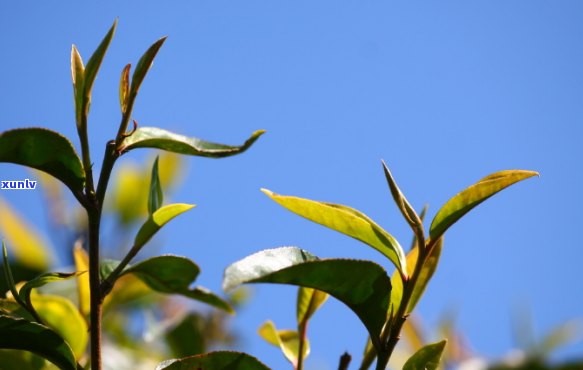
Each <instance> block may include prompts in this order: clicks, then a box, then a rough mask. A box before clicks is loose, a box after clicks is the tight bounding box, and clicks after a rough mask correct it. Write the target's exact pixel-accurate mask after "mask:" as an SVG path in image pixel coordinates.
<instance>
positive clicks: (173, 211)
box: [133, 203, 194, 248]
mask: <svg viewBox="0 0 583 370" xmlns="http://www.w3.org/2000/svg"><path fill="white" fill-rule="evenodd" d="M192 208H194V204H184V203H176V204H168V205H166V206H163V207H161V208H160V209H158V210H156V212H154V213H153V214H151V215H150V217H148V219H147V220H146V222H144V224H143V225H142V227H141V228H140V230H139V231H138V234H137V235H136V239H135V240H134V246H133V248H140V247H141V246H143V245H144V244H146V243H147V242H148V241H149V240H150V238H152V236H154V234H156V233H157V232H158V230H160V229H161V228H162V227H163V226H164V225H166V223H168V222H169V221H170V220H172V219H173V218H174V217H176V216H178V215H179V214H182V213H184V212H186V211H188V210H190V209H192Z"/></svg>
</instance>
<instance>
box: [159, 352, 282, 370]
mask: <svg viewBox="0 0 583 370" xmlns="http://www.w3.org/2000/svg"><path fill="white" fill-rule="evenodd" d="M201 369H209V370H210V369H212V370H270V369H269V368H268V367H267V366H265V365H263V364H262V363H261V362H259V360H257V359H256V358H255V357H252V356H250V355H248V354H246V353H241V352H231V351H217V352H209V353H205V354H202V355H196V356H192V357H185V358H181V359H176V360H167V361H164V362H162V363H161V364H159V365H158V366H157V367H156V370H201Z"/></svg>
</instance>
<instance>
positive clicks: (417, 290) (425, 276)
mask: <svg viewBox="0 0 583 370" xmlns="http://www.w3.org/2000/svg"><path fill="white" fill-rule="evenodd" d="M442 247H443V237H441V238H439V240H438V241H437V243H436V244H435V246H434V247H433V248H432V249H431V253H430V254H429V256H427V259H426V260H425V263H424V264H423V267H422V268H421V271H420V272H419V277H418V278H417V281H416V283H415V286H414V288H413V293H412V294H411V300H410V301H409V306H408V307H407V312H413V309H414V308H415V306H416V305H417V303H418V302H419V299H421V296H422V295H423V292H425V288H427V284H428V283H429V280H431V278H432V277H433V274H434V273H435V270H437V265H438V264H439V257H440V256H441V249H442ZM415 250H418V248H415Z"/></svg>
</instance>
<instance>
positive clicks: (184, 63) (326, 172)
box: [0, 0, 583, 369]
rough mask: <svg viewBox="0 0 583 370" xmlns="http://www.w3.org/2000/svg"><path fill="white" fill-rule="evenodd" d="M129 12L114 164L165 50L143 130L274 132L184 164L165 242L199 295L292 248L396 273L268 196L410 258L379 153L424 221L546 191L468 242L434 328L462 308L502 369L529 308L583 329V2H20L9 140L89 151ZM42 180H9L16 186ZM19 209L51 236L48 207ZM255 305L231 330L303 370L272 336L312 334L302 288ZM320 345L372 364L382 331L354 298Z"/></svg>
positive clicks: (2, 76) (5, 113)
mask: <svg viewBox="0 0 583 370" xmlns="http://www.w3.org/2000/svg"><path fill="white" fill-rule="evenodd" d="M116 17H119V26H118V30H117V34H116V36H115V38H114V41H113V43H112V45H111V47H110V50H109V52H108V55H107V57H106V59H105V62H104V65H103V67H102V70H101V72H100V75H99V76H98V79H97V81H96V84H95V88H94V96H93V101H92V111H91V117H90V135H91V138H92V143H93V145H92V156H93V160H94V161H95V162H96V167H99V161H100V160H101V156H102V152H103V145H104V144H105V142H106V141H107V140H109V139H111V138H112V137H113V136H114V135H115V132H116V131H117V125H118V123H119V108H118V101H117V99H118V98H117V82H118V78H119V74H120V72H121V68H122V67H123V66H124V65H125V64H126V63H128V62H132V63H133V64H134V65H135V63H136V61H137V60H138V58H139V57H140V55H141V54H142V52H143V51H144V50H145V49H146V48H147V47H148V46H149V45H150V44H151V43H152V42H154V41H155V40H156V39H158V38H159V37H161V36H164V35H168V36H169V38H168V40H167V42H166V44H165V45H164V47H163V48H162V50H161V52H160V54H159V56H158V58H157V59H156V62H155V64H154V66H153V68H152V70H151V71H150V73H149V75H148V77H147V79H146V81H145V82H144V85H143V86H142V90H141V92H140V96H139V97H138V100H137V103H136V108H135V110H134V118H135V119H136V120H137V121H138V122H139V123H140V124H141V125H144V126H146V125H147V126H159V127H163V128H166V129H169V130H173V131H176V132H179V133H183V134H187V135H191V136H197V137H201V138H205V139H207V140H213V141H218V142H225V143H232V144H236V143H241V142H242V141H243V140H244V139H245V138H246V137H247V136H248V135H249V134H250V133H251V132H252V131H254V130H256V129H266V130H267V134H266V135H265V136H264V137H262V138H261V139H260V140H259V142H257V144H256V145H255V146H254V147H253V148H252V149H251V150H250V151H248V152H247V153H245V154H244V155H241V156H238V157H233V158H229V159H224V160H209V159H201V158H188V159H187V160H186V161H185V165H186V168H187V169H188V173H187V174H186V176H185V178H184V181H183V183H182V186H181V187H180V190H179V191H177V192H175V193H174V194H173V195H172V199H173V200H175V201H181V202H192V203H196V204H197V205H198V207H197V209H195V210H193V211H191V212H190V213H188V214H187V215H185V216H183V217H181V218H179V219H177V220H175V221H174V222H173V223H172V224H171V225H169V226H168V228H167V229H168V230H166V232H165V233H164V234H163V235H162V236H161V237H160V240H161V241H163V242H164V246H165V247H164V251H165V252H172V253H178V254H184V255H187V256H189V257H191V258H192V259H194V260H195V261H197V262H198V263H199V265H200V266H201V268H202V271H203V272H202V275H201V276H200V278H199V280H198V282H200V283H201V284H203V285H205V286H208V287H211V288H213V289H215V290H219V289H220V283H221V278H222V271H223V269H224V268H225V267H226V266H227V265H229V264H230V263H232V262H234V261H236V260H238V259H240V258H242V257H244V256H246V255H248V254H250V253H253V252H255V251H258V250H261V249H265V248H271V247H276V246H281V245H297V246H300V247H302V248H305V249H308V250H310V251H311V252H313V253H314V254H316V255H319V256H321V257H351V258H365V259H372V260H375V261H378V262H380V263H383V264H384V265H385V266H386V267H387V268H388V267H389V266H387V264H386V263H385V262H384V261H383V260H382V258H381V257H380V256H379V255H377V254H376V252H374V251H372V250H369V249H367V247H366V246H364V245H361V244H360V243H359V242H357V241H355V240H352V239H349V238H347V237H344V236H341V235H339V234H336V233H334V232H332V231H328V230H326V229H324V228H322V227H320V226H317V225H314V224H311V223H310V222H308V221H306V220H303V219H301V218H300V217H297V216H295V215H293V214H291V213H289V212H287V211H285V210H284V209H282V208H280V207H279V206H277V205H276V204H275V203H273V202H271V201H270V200H269V199H267V197H265V196H264V195H263V194H262V193H261V192H260V191H259V188H261V187H266V188H269V189H271V190H273V191H275V192H278V193H283V194H292V195H298V196H303V197H308V198H312V199H318V200H325V201H330V202H336V203H342V204H346V205H350V206H352V207H355V208H357V209H360V210H361V211H363V212H365V213H366V214H368V215H369V216H371V217H372V218H373V219H375V220H376V221H377V222H378V223H380V224H381V225H383V226H384V227H385V228H386V229H387V230H389V231H390V232H391V233H392V234H393V235H395V236H396V237H397V238H398V239H399V240H401V243H402V244H403V245H408V243H409V240H410V233H409V230H408V227H407V225H406V223H405V222H404V221H403V220H402V219H401V217H400V214H399V212H398V210H397V209H396V207H395V206H394V205H393V204H392V201H391V198H390V193H389V191H388V188H387V186H386V183H385V179H384V176H383V173H382V169H381V165H380V160H381V159H384V160H385V161H386V162H387V163H388V165H389V167H390V168H391V169H392V172H393V174H394V176H395V178H396V179H397V181H398V182H399V184H400V186H401V189H402V190H403V191H404V193H405V194H406V195H407V197H408V199H409V200H410V202H411V203H412V204H413V205H414V206H415V207H417V208H421V207H422V206H423V205H424V204H426V203H427V204H429V206H430V208H429V215H430V217H432V216H433V215H434V214H435V212H436V211H437V209H438V208H439V206H441V205H442V204H443V203H444V202H445V201H446V200H447V199H448V198H449V197H450V196H453V195H454V194H455V193H457V192H458V191H459V190H461V189H463V188H464V187H466V186H468V185H470V184H472V183H473V182H475V181H477V180H478V179H480V178H481V177H483V176H485V175H487V174H489V173H491V172H495V171H498V170H501V169H514V168H520V169H530V170H536V171H539V172H540V173H541V177H540V178H535V179H531V180H528V181H526V182H524V183H521V184H519V185H517V186H516V187H514V188H511V189H509V190H507V191H506V192H504V193H502V194H500V195H498V196H496V197H495V198H493V199H491V200H489V201H488V202H487V203H485V204H484V205H482V206H480V207H479V208H478V209H477V210H476V211H474V212H472V213H471V214H470V215H469V216H468V217H467V218H465V219H464V220H462V221H461V222H459V224H457V225H456V226H455V227H453V228H452V229H451V230H450V231H449V233H448V235H447V237H446V242H445V247H444V253H443V255H442V263H441V265H440V267H439V269H438V271H437V274H436V276H435V278H434V280H433V281H432V283H431V284H430V286H429V289H428V292H427V294H426V296H425V298H424V299H423V300H422V302H421V304H420V305H419V307H418V312H419V313H420V314H421V316H422V317H423V320H424V322H426V324H427V326H428V327H431V326H432V325H434V324H435V322H436V320H437V319H438V317H440V315H442V314H443V313H444V312H446V311H448V310H450V311H451V310H453V311H455V312H456V313H457V315H458V324H459V327H460V329H461V330H462V331H463V332H464V333H465V335H466V336H467V338H468V340H469V342H470V343H471V344H472V348H474V349H475V350H476V351H477V352H479V353H483V354H485V355H487V356H491V357H497V356H500V355H503V354H504V353H506V351H507V350H508V349H509V348H511V347H512V346H513V339H512V335H511V314H512V311H513V310H515V309H516V307H519V306H524V305H527V306H530V307H531V308H530V309H531V310H532V316H533V318H534V321H535V324H536V327H537V333H538V334H539V335H542V333H544V332H545V331H546V330H549V329H550V328H552V327H554V326H556V325H557V324H560V323H562V322H564V321H566V320H568V319H573V318H577V317H579V318H580V317H581V315H582V311H581V307H582V306H583V293H582V290H581V287H580V281H581V274H580V270H579V268H580V261H581V260H582V257H583V253H582V252H581V245H580V244H581V242H580V240H579V237H578V233H579V230H580V225H581V221H582V218H581V212H580V209H581V207H582V206H583V197H582V196H581V194H580V191H581V190H580V189H583V177H582V175H581V171H580V168H581V166H582V163H581V159H582V158H583V146H582V145H581V144H580V140H581V138H582V136H583V122H582V119H583V104H582V103H583V101H582V100H583V98H582V97H583V67H582V66H583V49H582V48H581V42H582V37H583V3H581V2H578V1H561V2H548V1H534V0H529V1H512V2H508V1H476V2H464V1H440V2H380V1H371V2H332V1H319V2H308V1H299V2H293V3H292V2H267V1H246V2H234V1H232V2H210V1H205V2H202V1H201V2H175V3H172V4H168V3H162V2H137V1H126V2H123V4H121V3H120V4H117V3H114V2H107V3H105V4H100V5H99V6H91V5H88V4H78V3H76V2H72V1H68V2H66V1H63V2H59V3H52V4H48V3H41V2H38V3H34V4H33V3H30V2H22V3H18V4H17V3H15V2H10V3H8V2H5V3H2V4H0V32H1V34H2V35H3V46H2V58H1V59H0V102H2V103H1V107H2V109H1V110H0V129H2V130H5V129H9V128H15V127H20V126H43V127H48V128H51V129H53V130H57V131H59V132H62V133H64V134H65V135H67V136H68V137H70V138H72V139H73V140H75V142H76V131H75V125H74V116H73V110H72V96H71V92H72V88H71V80H70V69H69V53H70V48H71V44H73V43H75V44H76V45H77V46H78V48H79V50H80V52H81V54H82V55H83V56H84V57H85V59H86V60H87V58H88V57H89V55H90V53H91V52H93V50H94V48H95V47H96V46H97V44H98V43H99V41H100V40H101V38H102V37H103V35H104V34H105V32H106V31H107V29H108V28H109V27H110V25H111V23H112V22H113V20H114V19H115V18H116ZM142 157H143V153H136V154H130V155H128V158H124V159H122V160H129V161H131V160H133V161H138V160H140V158H142ZM25 176H29V174H28V173H27V172H25V171H24V170H23V169H21V168H19V167H17V166H13V165H2V166H0V178H2V179H5V178H10V179H13V178H22V177H25ZM0 195H1V196H2V197H4V198H5V199H7V200H8V201H10V203H11V204H12V205H13V206H14V207H16V208H18V209H19V210H20V211H21V213H24V214H27V215H30V218H31V219H32V220H33V222H35V223H37V224H40V225H42V224H43V223H44V222H45V221H44V216H43V214H42V212H39V208H38V205H39V202H40V200H41V199H42V197H41V195H40V192H27V193H18V194H14V193H9V194H6V193H0ZM254 292H255V293H254V299H253V301H251V302H250V304H249V305H248V306H247V307H246V308H245V309H244V310H243V311H242V312H240V313H239V314H238V315H237V316H236V317H235V318H234V319H233V325H235V326H236V327H237V328H240V329H241V330H242V331H246V334H247V341H246V343H245V345H244V349H245V350H247V351H249V352H250V353H252V354H254V355H256V356H258V357H260V358H261V359H263V360H264V361H265V362H266V363H267V364H268V365H270V366H272V367H273V368H277V369H279V368H285V367H284V366H286V365H285V362H284V361H283V360H282V358H281V356H280V355H279V353H278V352H277V350H276V349H275V348H271V347H268V346H267V345H265V344H263V343H262V342H261V341H260V340H259V339H258V337H257V336H256V335H255V334H254V333H255V330H256V328H258V327H259V325H260V324H261V323H262V322H263V321H265V320H267V319H272V320H274V321H275V322H276V324H277V325H278V326H280V327H292V326H293V325H294V321H293V320H294V305H293V301H294V299H295V290H294V289H293V288H288V287H283V286H257V287H256V289H255V291H254ZM311 333H312V335H311V338H312V347H313V353H312V355H311V357H310V359H311V364H312V365H311V366H313V368H324V369H325V368H333V367H334V366H336V363H337V359H338V357H339V355H340V354H341V353H342V352H343V351H345V350H348V351H350V352H351V353H352V354H354V355H355V357H356V358H358V357H359V355H360V352H361V350H362V343H363V341H364V337H365V330H364V327H362V326H361V324H360V323H359V322H358V321H357V319H356V317H355V316H354V315H352V313H350V312H349V311H348V309H346V308H345V307H343V306H341V305H340V304H339V303H337V302H329V303H327V304H326V306H325V307H324V308H323V310H322V312H320V313H319V314H317V316H316V317H315V318H314V322H313V324H312V327H311ZM580 345H581V343H580V342H579V344H578V348H579V354H580V353H581V352H580ZM575 353H577V346H572V347H571V348H570V349H569V350H567V351H565V352H563V353H562V355H563V356H567V355H569V354H575ZM322 364H328V366H329V367H326V365H322ZM322 366H323V367H322Z"/></svg>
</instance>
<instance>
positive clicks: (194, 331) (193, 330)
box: [165, 313, 210, 357]
mask: <svg viewBox="0 0 583 370" xmlns="http://www.w3.org/2000/svg"><path fill="white" fill-rule="evenodd" d="M206 321H207V319H206V318H205V317H201V316H200V315H197V314H195V313H189V314H188V315H187V316H186V317H184V318H183V319H182V320H181V321H180V322H179V323H178V325H176V326H175V327H173V328H172V329H170V330H168V331H167V332H166V334H165V338H166V343H167V344H168V347H169V349H170V351H171V354H172V356H173V357H186V356H192V355H198V354H201V353H203V352H205V349H206V343H207V342H209V339H210V338H209V339H207V337H208V335H207V333H206V332H205V330H204V326H205V322H206Z"/></svg>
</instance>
